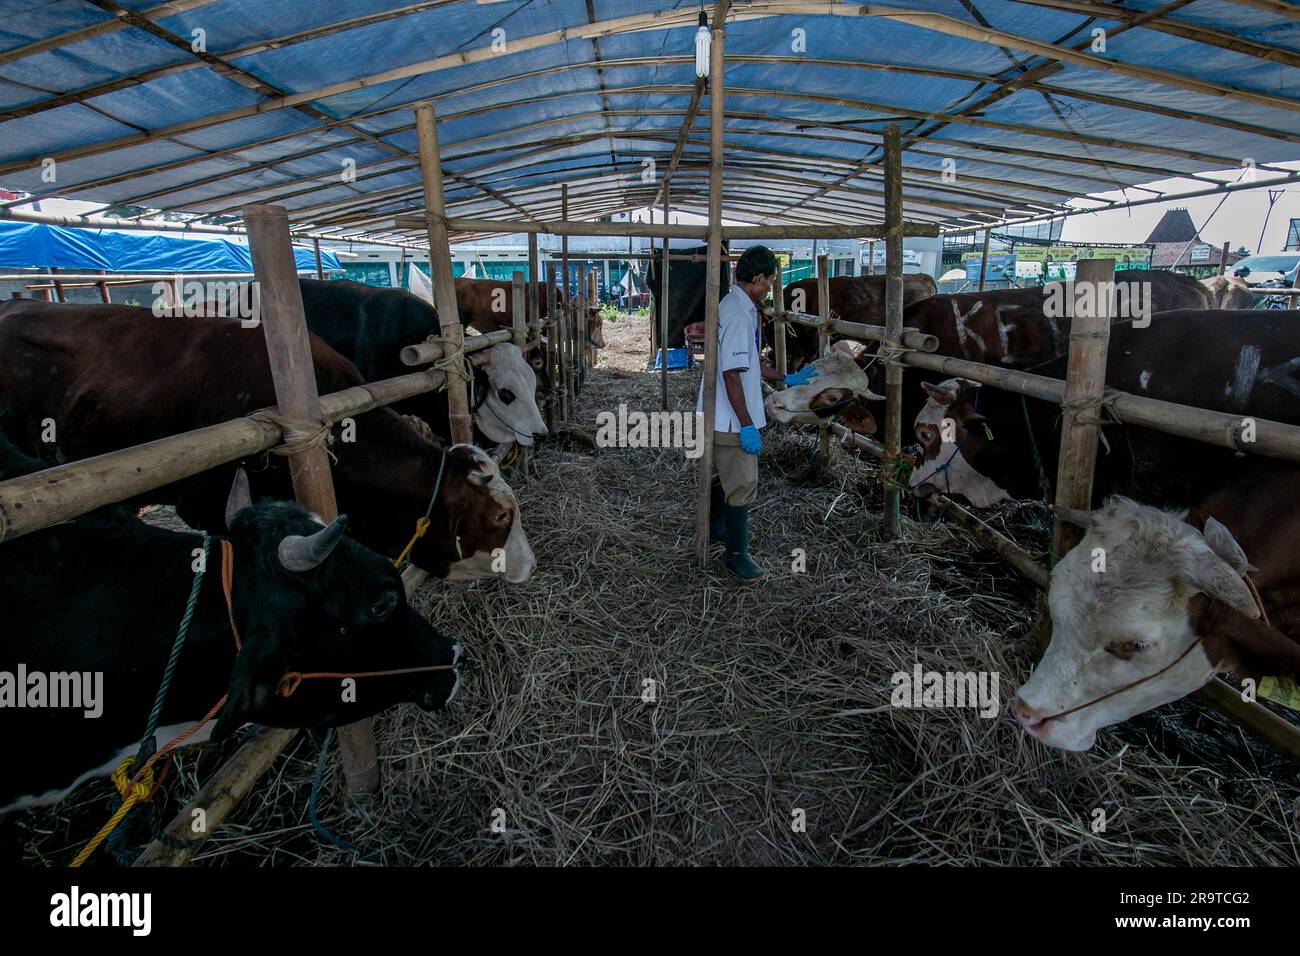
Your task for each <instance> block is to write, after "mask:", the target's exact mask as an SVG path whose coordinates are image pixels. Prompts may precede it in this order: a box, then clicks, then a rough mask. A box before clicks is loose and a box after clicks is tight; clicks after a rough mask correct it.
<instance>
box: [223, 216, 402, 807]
mask: <svg viewBox="0 0 1300 956" xmlns="http://www.w3.org/2000/svg"><path fill="white" fill-rule="evenodd" d="M243 219H244V225H245V226H246V227H247V229H248V244H249V251H250V253H251V254H252V257H253V272H254V273H256V275H257V283H258V286H259V291H260V293H261V303H262V328H263V329H264V330H265V332H266V351H267V355H268V357H269V358H270V362H271V378H272V380H273V381H274V383H275V398H276V403H277V405H278V412H279V414H280V416H281V417H282V418H283V419H285V425H284V428H285V430H286V432H288V433H289V434H288V435H286V438H289V439H290V440H293V439H298V440H308V439H311V438H312V437H313V436H314V435H320V434H328V432H323V431H322V430H323V429H324V427H325V426H324V424H323V422H322V417H321V406H320V395H319V394H318V393H317V392H316V370H315V367H314V366H313V364H312V359H311V345H310V343H309V341H308V338H307V319H306V315H305V313H304V312H303V306H302V291H301V289H300V288H299V286H298V270H297V265H296V263H295V262H294V256H293V244H292V243H291V242H290V239H289V216H288V213H287V211H286V210H285V208H284V207H283V206H245V207H244V210H243ZM289 476H290V478H291V479H292V481H293V493H294V497H296V498H297V499H298V501H299V502H300V503H301V504H302V505H303V506H304V507H306V508H307V509H309V510H310V511H313V512H315V513H316V514H318V515H320V517H321V519H322V520H324V521H327V522H328V521H333V520H334V519H335V518H336V517H338V505H337V503H336V502H335V500H334V481H333V479H332V478H331V476H330V463H329V455H328V453H327V450H326V447H325V444H324V440H323V439H320V440H317V441H315V442H314V443H312V444H309V445H308V446H307V447H306V448H304V449H303V450H302V451H300V452H298V453H297V454H295V455H292V456H290V457H289ZM339 749H340V751H341V753H342V755H343V772H344V775H345V776H346V777H347V782H348V789H349V790H350V791H351V792H352V793H374V792H375V791H377V790H378V789H379V758H378V756H377V755H376V753H375V737H374V733H373V732H372V730H371V723H370V721H369V720H368V719H367V720H363V721H359V722H358V723H355V724H349V725H347V726H346V727H341V728H339Z"/></svg>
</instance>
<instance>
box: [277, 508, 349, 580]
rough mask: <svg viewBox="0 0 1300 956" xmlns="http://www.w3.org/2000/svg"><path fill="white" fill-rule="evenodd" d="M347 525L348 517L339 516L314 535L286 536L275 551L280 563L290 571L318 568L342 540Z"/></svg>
mask: <svg viewBox="0 0 1300 956" xmlns="http://www.w3.org/2000/svg"><path fill="white" fill-rule="evenodd" d="M347 524H348V516H347V515H339V516H338V517H337V518H335V519H334V520H333V521H331V522H330V523H329V525H328V526H327V527H324V528H321V529H320V530H319V531H317V532H316V533H315V534H308V535H302V534H291V535H286V536H285V539H284V540H283V541H281V542H280V547H279V549H278V551H277V553H278V554H279V556H280V563H281V564H283V565H284V566H285V568H287V569H288V570H290V571H310V570H311V569H312V568H315V567H318V566H319V565H320V564H321V562H323V561H324V560H325V559H326V558H328V557H329V556H330V552H332V551H333V550H334V549H335V547H337V546H338V543H339V542H340V541H342V540H343V529H344V528H346V527H347Z"/></svg>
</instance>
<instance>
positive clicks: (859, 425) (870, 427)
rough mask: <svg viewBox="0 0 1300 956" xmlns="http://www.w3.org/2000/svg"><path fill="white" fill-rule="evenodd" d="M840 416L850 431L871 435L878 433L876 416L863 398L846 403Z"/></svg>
mask: <svg viewBox="0 0 1300 956" xmlns="http://www.w3.org/2000/svg"><path fill="white" fill-rule="evenodd" d="M840 418H841V420H842V421H843V422H844V424H845V425H847V426H848V427H849V430H850V431H854V432H857V433H858V434H859V435H867V436H870V435H874V434H875V433H876V416H874V415H872V414H871V412H870V411H869V410H868V409H867V406H866V405H865V404H864V403H863V402H862V400H861V399H857V400H856V401H853V402H850V403H849V404H848V405H846V406H845V408H844V411H843V412H842V413H841V415H840Z"/></svg>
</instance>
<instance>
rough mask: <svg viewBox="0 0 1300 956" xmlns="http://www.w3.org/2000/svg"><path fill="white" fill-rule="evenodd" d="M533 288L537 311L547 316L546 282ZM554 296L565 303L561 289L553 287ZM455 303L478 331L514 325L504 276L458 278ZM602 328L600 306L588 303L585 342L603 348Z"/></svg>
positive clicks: (464, 321) (509, 286)
mask: <svg viewBox="0 0 1300 956" xmlns="http://www.w3.org/2000/svg"><path fill="white" fill-rule="evenodd" d="M536 288H537V314H538V315H539V316H541V317H542V320H543V321H545V320H546V319H547V318H548V316H549V313H548V312H547V310H546V286H545V285H542V284H540V283H539V284H538V285H537V286H536ZM526 294H527V293H526V292H525V295H526ZM555 297H556V302H557V303H559V304H560V305H563V304H564V290H563V289H556V290H555ZM456 306H457V308H458V309H459V310H460V321H461V323H462V324H463V325H467V326H470V327H471V328H475V329H478V330H479V331H480V332H491V331H493V330H494V329H509V328H512V327H513V326H512V323H513V321H514V314H515V309H514V294H513V285H512V284H511V283H509V282H506V281H505V280H504V279H465V278H460V279H457V280H456ZM604 328H605V327H604V322H603V321H602V319H601V317H600V306H599V305H592V306H590V307H588V309H587V344H588V345H590V346H591V347H592V348H594V349H603V348H604V347H605V333H604Z"/></svg>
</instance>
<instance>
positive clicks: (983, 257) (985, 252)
mask: <svg viewBox="0 0 1300 956" xmlns="http://www.w3.org/2000/svg"><path fill="white" fill-rule="evenodd" d="M988 274H989V230H988V229H987V228H985V230H984V248H983V249H982V250H981V251H980V285H979V291H980V292H983V291H984V278H985V276H987V275H988Z"/></svg>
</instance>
